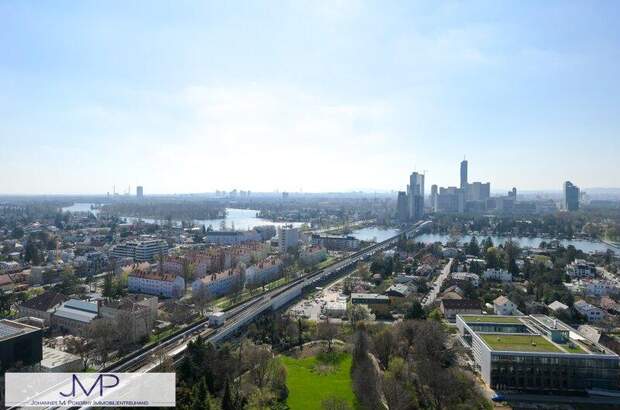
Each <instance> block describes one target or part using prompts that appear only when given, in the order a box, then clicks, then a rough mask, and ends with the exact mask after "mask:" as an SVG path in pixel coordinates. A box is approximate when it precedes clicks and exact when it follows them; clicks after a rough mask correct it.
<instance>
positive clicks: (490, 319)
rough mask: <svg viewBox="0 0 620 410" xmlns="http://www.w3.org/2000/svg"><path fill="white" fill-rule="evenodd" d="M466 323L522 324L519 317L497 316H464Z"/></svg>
mask: <svg viewBox="0 0 620 410" xmlns="http://www.w3.org/2000/svg"><path fill="white" fill-rule="evenodd" d="M462 317H463V320H465V323H506V324H521V320H520V319H519V317H518V316H496V315H463V316H462Z"/></svg>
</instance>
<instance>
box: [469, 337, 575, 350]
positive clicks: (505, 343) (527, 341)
mask: <svg viewBox="0 0 620 410" xmlns="http://www.w3.org/2000/svg"><path fill="white" fill-rule="evenodd" d="M480 336H481V337H482V339H484V341H485V342H486V344H487V345H489V347H490V348H491V349H493V350H499V351H512V352H554V353H564V352H563V351H562V350H560V349H558V348H557V347H556V346H555V345H553V344H552V343H551V342H549V341H548V340H546V339H545V338H543V337H542V336H538V335H504V334H497V333H494V334H480ZM532 343H535V344H536V345H535V346H534V345H533V344H532Z"/></svg>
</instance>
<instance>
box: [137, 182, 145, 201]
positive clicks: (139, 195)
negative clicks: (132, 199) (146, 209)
mask: <svg viewBox="0 0 620 410" xmlns="http://www.w3.org/2000/svg"><path fill="white" fill-rule="evenodd" d="M143 196H144V188H143V187H142V185H139V186H138V187H137V188H136V197H137V198H138V199H142V197H143Z"/></svg>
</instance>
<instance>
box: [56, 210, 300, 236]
mask: <svg viewBox="0 0 620 410" xmlns="http://www.w3.org/2000/svg"><path fill="white" fill-rule="evenodd" d="M91 205H93V204H89V203H75V204H73V205H71V206H68V207H65V208H62V211H63V212H92V213H93V214H95V216H96V215H97V214H98V213H99V211H98V210H96V209H93V210H91V209H90V206H91ZM257 213H258V211H257V210H255V209H237V208H226V217H225V218H217V219H197V220H195V221H193V222H194V223H195V224H196V225H198V226H200V225H204V226H205V227H209V226H211V227H212V228H213V229H214V230H216V231H219V230H220V229H221V228H222V227H223V226H222V222H224V224H225V225H224V226H225V227H226V229H232V228H233V226H234V228H235V229H236V230H242V231H246V230H248V229H252V228H254V227H256V226H261V225H274V226H276V227H278V226H282V225H289V223H285V222H273V221H270V220H269V219H263V218H259V217H257V216H256V215H257ZM121 218H123V219H125V220H127V222H129V223H134V222H137V221H139V220H142V221H144V222H146V223H160V222H163V221H158V220H155V219H152V218H136V217H121ZM173 223H175V224H176V225H180V221H173ZM290 225H293V226H301V225H302V223H301V222H291V223H290Z"/></svg>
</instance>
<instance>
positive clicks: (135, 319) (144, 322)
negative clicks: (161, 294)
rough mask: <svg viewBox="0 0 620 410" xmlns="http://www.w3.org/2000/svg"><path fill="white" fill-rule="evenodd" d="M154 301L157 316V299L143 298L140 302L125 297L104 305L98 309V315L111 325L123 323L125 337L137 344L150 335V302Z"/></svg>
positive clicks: (151, 327) (151, 328) (151, 326)
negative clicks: (110, 322) (109, 321)
mask: <svg viewBox="0 0 620 410" xmlns="http://www.w3.org/2000/svg"><path fill="white" fill-rule="evenodd" d="M153 299H154V301H155V315H157V297H143V298H142V299H141V300H138V299H136V298H132V297H127V298H122V299H119V300H112V301H108V302H106V303H104V304H103V305H102V306H101V307H100V308H99V315H100V316H101V317H102V318H104V319H109V320H111V321H112V322H113V323H119V322H124V323H125V326H127V324H129V326H127V327H123V328H124V329H127V330H129V333H128V334H127V335H126V337H127V338H128V339H129V340H131V341H132V342H134V343H135V342H138V341H140V340H143V339H145V338H148V336H149V335H150V334H151V331H152V330H153V323H154V320H153V310H152V300H153Z"/></svg>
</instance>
